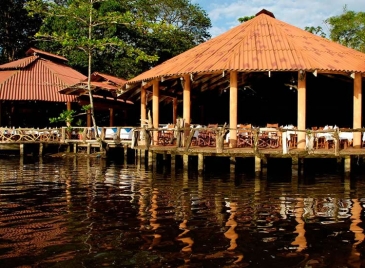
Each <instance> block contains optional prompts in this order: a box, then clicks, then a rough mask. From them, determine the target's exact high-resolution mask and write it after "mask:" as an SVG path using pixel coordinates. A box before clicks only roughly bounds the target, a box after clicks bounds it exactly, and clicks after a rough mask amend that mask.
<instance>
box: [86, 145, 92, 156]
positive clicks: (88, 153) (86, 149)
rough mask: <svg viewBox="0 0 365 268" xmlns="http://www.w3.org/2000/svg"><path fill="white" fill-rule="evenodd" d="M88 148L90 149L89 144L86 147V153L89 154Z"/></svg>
mask: <svg viewBox="0 0 365 268" xmlns="http://www.w3.org/2000/svg"><path fill="white" fill-rule="evenodd" d="M90 147H91V143H88V144H87V146H86V153H87V154H90Z"/></svg>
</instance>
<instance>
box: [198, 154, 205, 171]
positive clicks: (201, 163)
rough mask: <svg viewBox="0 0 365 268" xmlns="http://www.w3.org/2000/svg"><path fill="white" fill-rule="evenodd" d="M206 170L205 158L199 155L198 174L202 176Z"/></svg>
mask: <svg viewBox="0 0 365 268" xmlns="http://www.w3.org/2000/svg"><path fill="white" fill-rule="evenodd" d="M203 170H204V156H203V154H198V174H202V173H203Z"/></svg>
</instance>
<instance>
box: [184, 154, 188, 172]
mask: <svg viewBox="0 0 365 268" xmlns="http://www.w3.org/2000/svg"><path fill="white" fill-rule="evenodd" d="M183 169H184V170H188V169H189V155H187V154H184V155H183Z"/></svg>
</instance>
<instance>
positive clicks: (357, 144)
mask: <svg viewBox="0 0 365 268" xmlns="http://www.w3.org/2000/svg"><path fill="white" fill-rule="evenodd" d="M361 79H362V77H361V73H355V79H354V100H353V102H354V105H353V106H354V112H353V113H354V114H353V128H354V129H357V128H361V126H362V102H361V100H362V90H361V88H362V82H361ZM361 140H362V139H361V132H354V138H353V147H354V148H361V144H362V141H361Z"/></svg>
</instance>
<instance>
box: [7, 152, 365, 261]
mask: <svg viewBox="0 0 365 268" xmlns="http://www.w3.org/2000/svg"><path fill="white" fill-rule="evenodd" d="M169 172H171V171H168V169H163V173H162V174H160V173H152V172H150V171H148V170H146V169H145V168H144V165H143V164H141V161H137V164H136V165H134V163H132V164H131V163H127V162H125V161H123V162H121V163H118V162H109V161H105V160H103V159H96V158H95V159H94V158H82V157H79V158H76V157H75V158H65V159H48V158H44V159H43V160H42V161H38V160H33V159H23V160H22V161H20V162H19V159H17V158H15V159H0V204H1V206H0V265H1V267H21V266H29V267H30V266H32V267H48V266H54V265H56V264H57V265H59V266H62V267H110V266H117V267H247V266H249V267H363V266H364V261H363V257H362V256H364V254H365V247H364V245H363V242H364V229H363V225H364V223H363V214H364V211H363V207H364V203H365V202H364V201H365V196H364V195H365V194H364V193H365V182H364V181H363V180H362V179H361V178H360V177H356V176H355V177H353V178H348V177H346V178H344V179H343V178H342V177H341V176H338V175H333V174H332V175H321V176H317V177H316V178H314V179H313V178H312V180H310V181H306V180H305V178H304V179H302V178H298V177H297V176H296V175H293V178H292V179H291V180H290V181H289V180H287V179H285V180H282V181H281V180H280V178H275V179H267V178H266V177H265V174H264V175H263V177H251V176H250V175H247V174H236V176H233V175H232V174H222V173H219V174H218V175H214V174H206V175H203V176H202V175H198V174H195V173H189V172H182V173H180V172H179V170H176V173H173V174H171V173H169ZM174 172H175V170H174ZM293 174H296V173H295V172H294V173H293Z"/></svg>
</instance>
